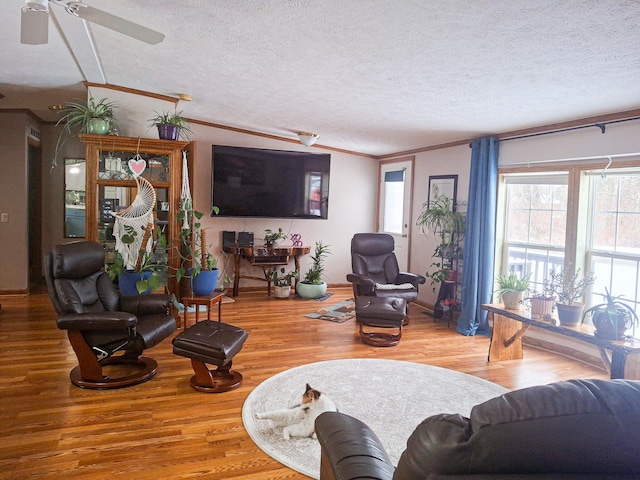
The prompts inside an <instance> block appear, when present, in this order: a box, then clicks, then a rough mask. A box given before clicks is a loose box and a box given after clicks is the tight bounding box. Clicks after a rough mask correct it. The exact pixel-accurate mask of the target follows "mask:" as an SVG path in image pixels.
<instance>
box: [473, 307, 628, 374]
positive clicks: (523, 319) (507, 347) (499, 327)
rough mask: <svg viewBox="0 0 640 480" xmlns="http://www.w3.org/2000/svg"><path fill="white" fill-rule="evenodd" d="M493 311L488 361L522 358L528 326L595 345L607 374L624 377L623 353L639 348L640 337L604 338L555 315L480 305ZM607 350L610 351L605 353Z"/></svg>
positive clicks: (588, 327)
mask: <svg viewBox="0 0 640 480" xmlns="http://www.w3.org/2000/svg"><path fill="white" fill-rule="evenodd" d="M481 308H482V309H483V310H487V311H488V312H489V313H490V314H492V315H493V329H492V331H491V343H490V345H489V361H490V362H491V361H495V360H516V359H521V358H522V337H523V335H524V334H525V333H526V331H527V330H528V329H529V327H530V326H534V327H538V328H541V329H543V330H548V331H550V332H555V333H559V334H561V335H566V336H568V337H571V338H576V339H578V340H582V341H584V342H587V343H590V344H592V345H595V346H596V347H598V350H599V351H600V356H601V357H602V360H603V361H604V363H605V365H606V366H607V368H608V369H609V373H610V376H611V378H624V367H625V364H626V362H627V356H628V355H630V354H632V353H638V352H640V339H637V338H631V337H627V338H626V340H606V339H603V338H599V337H596V336H595V335H594V334H593V331H594V328H593V327H592V326H589V325H579V326H576V327H565V326H562V325H560V324H559V323H558V321H557V319H556V318H551V321H544V320H542V319H539V320H536V319H532V318H530V314H529V312H528V311H525V310H524V309H522V308H520V309H518V310H507V309H505V308H504V305H501V304H498V305H482V307H481ZM608 351H610V352H611V354H610V355H609V353H608Z"/></svg>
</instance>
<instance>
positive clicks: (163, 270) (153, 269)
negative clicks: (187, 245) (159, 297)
mask: <svg viewBox="0 0 640 480" xmlns="http://www.w3.org/2000/svg"><path fill="white" fill-rule="evenodd" d="M124 230H125V233H124V234H123V235H122V237H121V240H122V242H123V243H124V244H131V243H133V241H134V238H135V237H136V236H137V235H138V232H137V231H136V230H135V229H134V228H133V227H131V226H129V225H126V226H125V227H124ZM143 232H144V230H143ZM163 243H166V242H165V240H164V236H163V235H162V233H160V232H158V234H157V236H156V238H155V239H154V241H153V244H152V247H151V251H147V250H144V249H141V250H140V251H139V252H138V255H137V258H136V259H135V262H134V263H133V264H129V265H125V261H124V258H123V256H122V254H121V253H120V252H117V253H116V258H115V262H114V263H113V264H111V265H109V267H108V273H109V278H110V279H111V280H112V281H115V280H116V279H117V280H118V288H119V289H120V293H121V294H122V295H144V294H148V293H150V292H151V291H152V290H157V289H158V288H160V285H161V284H162V281H163V280H165V279H166V277H167V271H168V266H167V262H166V259H165V258H164V257H163V256H162V255H160V254H159V253H157V250H158V246H160V245H162V244H163Z"/></svg>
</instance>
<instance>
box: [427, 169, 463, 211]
mask: <svg viewBox="0 0 640 480" xmlns="http://www.w3.org/2000/svg"><path fill="white" fill-rule="evenodd" d="M457 195H458V175H432V176H430V177H429V197H428V202H429V203H428V208H431V202H432V201H433V200H436V199H437V198H438V197H441V196H445V197H447V198H450V199H451V200H452V203H453V208H454V210H455V205H456V199H457Z"/></svg>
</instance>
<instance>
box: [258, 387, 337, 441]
mask: <svg viewBox="0 0 640 480" xmlns="http://www.w3.org/2000/svg"><path fill="white" fill-rule="evenodd" d="M337 411H338V409H337V408H336V405H335V403H333V401H332V400H331V399H330V398H329V397H327V396H326V395H325V394H323V393H322V392H320V391H318V390H316V389H314V388H311V387H310V386H309V384H308V383H307V387H306V390H305V392H304V395H302V401H301V402H300V405H296V406H294V407H290V408H281V409H279V410H273V411H271V412H263V413H256V418H259V419H264V420H266V419H268V420H273V421H274V422H275V423H276V424H277V425H283V426H284V428H283V429H282V436H283V437H284V439H285V440H289V438H291V437H313V438H316V432H315V427H314V424H315V421H316V418H317V417H318V416H319V415H320V414H321V413H324V412H337Z"/></svg>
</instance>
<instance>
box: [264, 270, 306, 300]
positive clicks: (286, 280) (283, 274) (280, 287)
mask: <svg viewBox="0 0 640 480" xmlns="http://www.w3.org/2000/svg"><path fill="white" fill-rule="evenodd" d="M265 277H266V279H267V282H271V283H273V295H274V296H275V297H276V298H289V296H290V295H291V284H292V283H293V281H294V279H297V278H298V272H297V271H296V270H292V271H290V272H287V271H286V270H285V268H284V267H282V268H280V270H278V269H277V268H270V269H268V270H266V271H265Z"/></svg>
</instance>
